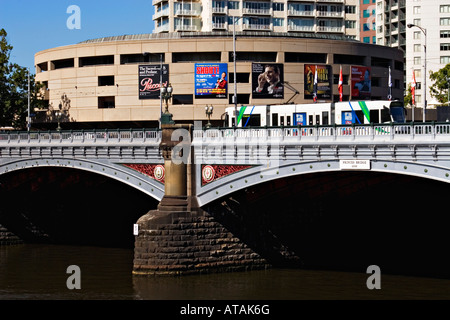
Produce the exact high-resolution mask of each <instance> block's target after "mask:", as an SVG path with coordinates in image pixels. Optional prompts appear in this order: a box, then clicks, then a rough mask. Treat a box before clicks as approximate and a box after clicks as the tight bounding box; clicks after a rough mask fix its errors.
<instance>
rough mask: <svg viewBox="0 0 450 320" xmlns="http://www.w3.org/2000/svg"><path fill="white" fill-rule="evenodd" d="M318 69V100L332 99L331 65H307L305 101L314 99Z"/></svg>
mask: <svg viewBox="0 0 450 320" xmlns="http://www.w3.org/2000/svg"><path fill="white" fill-rule="evenodd" d="M316 69H317V89H316V90H317V92H316V94H317V99H331V94H332V92H331V88H332V85H331V80H332V77H333V76H332V72H331V66H330V65H316V64H305V67H304V77H305V78H304V79H305V91H304V98H305V99H313V98H314V76H315V73H316Z"/></svg>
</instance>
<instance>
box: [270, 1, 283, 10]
mask: <svg viewBox="0 0 450 320" xmlns="http://www.w3.org/2000/svg"><path fill="white" fill-rule="evenodd" d="M272 8H273V11H284V3H279V2H274V3H272Z"/></svg>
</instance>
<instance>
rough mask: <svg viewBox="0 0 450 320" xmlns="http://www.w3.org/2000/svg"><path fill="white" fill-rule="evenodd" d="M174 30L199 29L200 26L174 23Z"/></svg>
mask: <svg viewBox="0 0 450 320" xmlns="http://www.w3.org/2000/svg"><path fill="white" fill-rule="evenodd" d="M175 31H200V27H198V26H196V25H176V26H175Z"/></svg>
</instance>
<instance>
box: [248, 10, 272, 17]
mask: <svg viewBox="0 0 450 320" xmlns="http://www.w3.org/2000/svg"><path fill="white" fill-rule="evenodd" d="M270 10H271V9H253V8H242V12H243V14H252V15H265V16H268V15H270Z"/></svg>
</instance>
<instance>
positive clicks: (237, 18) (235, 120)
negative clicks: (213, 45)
mask: <svg viewBox="0 0 450 320" xmlns="http://www.w3.org/2000/svg"><path fill="white" fill-rule="evenodd" d="M241 18H243V16H241V17H233V63H234V95H233V103H234V126H237V116H238V113H237V81H236V22H238V21H239V19H241Z"/></svg>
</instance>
